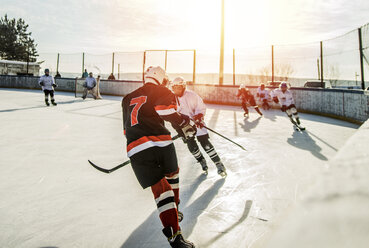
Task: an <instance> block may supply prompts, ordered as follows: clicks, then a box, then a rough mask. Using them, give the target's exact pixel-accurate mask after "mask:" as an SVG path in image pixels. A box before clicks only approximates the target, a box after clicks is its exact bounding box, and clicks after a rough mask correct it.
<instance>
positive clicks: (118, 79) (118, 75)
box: [118, 64, 120, 80]
mask: <svg viewBox="0 0 369 248" xmlns="http://www.w3.org/2000/svg"><path fill="white" fill-rule="evenodd" d="M119 76H120V64H118V80H119Z"/></svg>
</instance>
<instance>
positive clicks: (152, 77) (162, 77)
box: [144, 66, 168, 85]
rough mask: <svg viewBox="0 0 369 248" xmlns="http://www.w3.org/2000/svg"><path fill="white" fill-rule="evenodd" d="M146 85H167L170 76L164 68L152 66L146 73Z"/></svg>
mask: <svg viewBox="0 0 369 248" xmlns="http://www.w3.org/2000/svg"><path fill="white" fill-rule="evenodd" d="M144 79H145V84H146V83H154V84H157V85H161V84H164V85H165V84H166V83H167V81H168V76H167V74H166V72H165V70H164V69H163V68H161V67H160V66H150V67H148V68H147V69H146V72H145V77H144Z"/></svg>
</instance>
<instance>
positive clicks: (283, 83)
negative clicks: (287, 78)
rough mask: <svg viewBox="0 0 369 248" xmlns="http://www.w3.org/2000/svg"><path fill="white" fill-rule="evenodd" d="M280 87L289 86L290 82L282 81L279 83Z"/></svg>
mask: <svg viewBox="0 0 369 248" xmlns="http://www.w3.org/2000/svg"><path fill="white" fill-rule="evenodd" d="M279 88H281V89H282V88H288V84H287V82H284V81H283V82H281V84H280V85H279Z"/></svg>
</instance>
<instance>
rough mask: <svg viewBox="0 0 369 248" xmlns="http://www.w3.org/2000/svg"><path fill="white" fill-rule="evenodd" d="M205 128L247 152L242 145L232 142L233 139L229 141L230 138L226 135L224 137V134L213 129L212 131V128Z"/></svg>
mask: <svg viewBox="0 0 369 248" xmlns="http://www.w3.org/2000/svg"><path fill="white" fill-rule="evenodd" d="M203 127H204V128H206V129H207V130H209V131H211V132H213V133H215V134H218V135H219V136H220V137H222V138H223V139H226V140H228V141H230V142H232V143H233V144H235V145H237V146H239V147H240V148H241V149H242V150H244V151H247V150H246V149H245V148H244V147H243V146H241V145H240V144H238V143H236V142H234V141H233V140H231V139H229V138H227V137H225V136H224V135H222V134H220V133H218V132H217V131H214V130H213V129H211V128H209V127H207V126H205V125H204V126H203Z"/></svg>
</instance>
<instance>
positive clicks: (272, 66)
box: [272, 45, 274, 83]
mask: <svg viewBox="0 0 369 248" xmlns="http://www.w3.org/2000/svg"><path fill="white" fill-rule="evenodd" d="M273 82H274V45H272V83H273Z"/></svg>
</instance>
